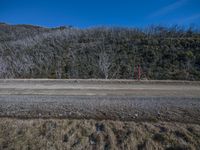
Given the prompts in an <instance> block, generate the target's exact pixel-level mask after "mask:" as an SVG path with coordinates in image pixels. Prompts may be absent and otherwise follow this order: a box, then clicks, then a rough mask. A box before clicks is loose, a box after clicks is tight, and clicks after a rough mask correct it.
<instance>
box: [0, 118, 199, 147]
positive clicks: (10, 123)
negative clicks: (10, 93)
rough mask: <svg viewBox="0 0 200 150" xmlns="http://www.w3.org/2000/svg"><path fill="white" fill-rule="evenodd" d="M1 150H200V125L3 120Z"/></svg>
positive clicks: (0, 134) (104, 121)
mask: <svg viewBox="0 0 200 150" xmlns="http://www.w3.org/2000/svg"><path fill="white" fill-rule="evenodd" d="M0 149H16V150H22V149H37V150H38V149H53V150H54V149H59V150H62V149H63V150H64V149H94V150H96V149H102V150H103V149H104V150H108V149H120V150H121V149H126V150H127V149H131V150H132V149H138V150H142V149H144V150H145V149H148V150H151V149H152V150H155V149H161V150H162V149H165V150H177V149H181V150H183V149H185V150H186V149H187V150H190V149H191V150H192V149H200V125H198V124H182V123H176V122H174V123H169V122H148V123H147V122H138V123H136V122H121V121H109V120H103V121H96V120H68V119H65V120H59V119H47V120H43V119H33V120H20V119H7V118H2V119H1V120H0Z"/></svg>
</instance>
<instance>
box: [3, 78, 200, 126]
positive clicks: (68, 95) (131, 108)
mask: <svg viewBox="0 0 200 150" xmlns="http://www.w3.org/2000/svg"><path fill="white" fill-rule="evenodd" d="M0 117H19V118H86V119H91V118H93V119H114V120H134V121H140V120H143V121H144V120H146V121H147V120H152V121H156V120H164V121H180V122H192V123H200V83H199V82H178V81H175V82H172V81H142V82H138V81H128V80H111V81H110V80H0Z"/></svg>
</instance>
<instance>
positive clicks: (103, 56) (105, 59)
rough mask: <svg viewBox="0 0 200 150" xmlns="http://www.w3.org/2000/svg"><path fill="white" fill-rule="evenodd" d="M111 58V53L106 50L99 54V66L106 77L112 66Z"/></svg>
mask: <svg viewBox="0 0 200 150" xmlns="http://www.w3.org/2000/svg"><path fill="white" fill-rule="evenodd" d="M111 63H112V62H111V60H110V58H109V54H108V53H106V52H101V53H100V54H99V68H100V70H101V71H102V72H103V74H104V76H105V78H106V79H108V76H109V70H110V66H111Z"/></svg>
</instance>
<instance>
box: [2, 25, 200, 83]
mask: <svg viewBox="0 0 200 150" xmlns="http://www.w3.org/2000/svg"><path fill="white" fill-rule="evenodd" d="M137 65H140V66H141V70H142V78H145V79H180V80H200V32H199V30H198V29H194V28H187V29H184V28H181V27H178V26H173V27H162V26H151V27H148V28H145V29H138V28H118V27H113V28H111V27H110V28H108V27H97V28H89V29H76V28H73V27H59V28H42V27H37V26H31V25H7V24H4V23H1V24H0V78H114V79H115V78H124V79H132V78H133V77H134V76H135V75H136V71H135V70H136V66H137Z"/></svg>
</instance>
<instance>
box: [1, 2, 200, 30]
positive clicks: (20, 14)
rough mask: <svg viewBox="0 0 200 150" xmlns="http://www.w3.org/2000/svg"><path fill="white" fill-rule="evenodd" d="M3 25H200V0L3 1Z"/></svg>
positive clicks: (81, 26)
mask: <svg viewBox="0 0 200 150" xmlns="http://www.w3.org/2000/svg"><path fill="white" fill-rule="evenodd" d="M0 22H6V23H9V24H33V25H40V26H46V27H55V26H61V25H72V26H75V27H80V28H85V27H93V26H124V27H145V26H148V25H152V24H154V25H155V24H159V25H160V24H161V25H165V26H166V25H174V24H178V25H181V26H188V25H191V24H196V25H197V26H200V0H0Z"/></svg>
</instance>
